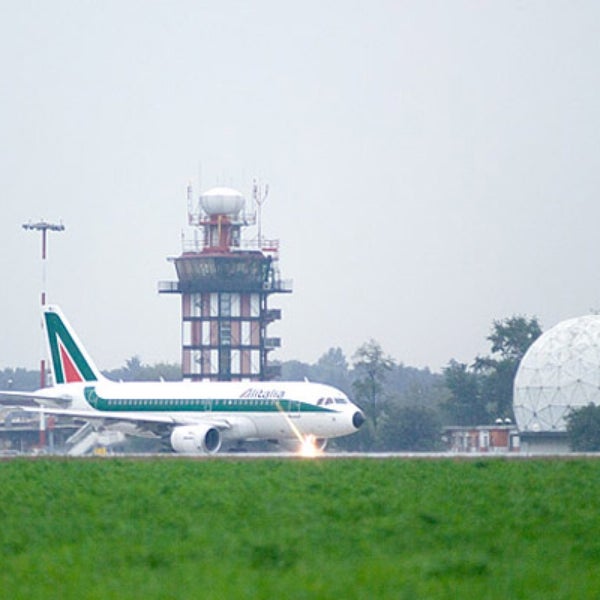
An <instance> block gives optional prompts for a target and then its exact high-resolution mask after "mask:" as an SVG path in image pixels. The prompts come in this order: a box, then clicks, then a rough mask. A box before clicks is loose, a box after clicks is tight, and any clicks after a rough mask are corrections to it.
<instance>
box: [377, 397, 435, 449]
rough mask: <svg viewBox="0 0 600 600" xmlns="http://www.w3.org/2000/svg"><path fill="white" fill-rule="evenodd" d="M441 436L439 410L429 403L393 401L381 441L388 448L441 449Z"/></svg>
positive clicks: (383, 426) (382, 429) (383, 425)
mask: <svg viewBox="0 0 600 600" xmlns="http://www.w3.org/2000/svg"><path fill="white" fill-rule="evenodd" d="M441 439H442V424H441V420H440V416H439V412H438V411H436V410H434V409H432V408H428V407H427V406H421V405H418V404H413V405H410V406H402V405H400V404H398V403H395V404H391V405H390V407H389V409H388V412H387V413H386V415H385V417H384V419H383V422H382V425H381V443H382V446H383V448H385V449H386V450H391V451H411V452H424V451H434V450H441V446H442V443H441Z"/></svg>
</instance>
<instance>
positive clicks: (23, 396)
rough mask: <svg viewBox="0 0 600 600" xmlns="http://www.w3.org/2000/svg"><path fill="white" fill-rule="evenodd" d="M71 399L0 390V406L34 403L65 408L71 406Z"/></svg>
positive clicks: (68, 397)
mask: <svg viewBox="0 0 600 600" xmlns="http://www.w3.org/2000/svg"><path fill="white" fill-rule="evenodd" d="M72 400H73V398H71V397H70V396H62V397H56V396H48V395H45V394H38V393H37V392H15V391H13V390H0V404H7V405H15V406H20V405H21V404H24V403H29V404H31V403H32V402H35V403H37V404H41V403H46V402H48V403H50V404H51V405H53V406H54V407H61V406H67V405H69V404H71V402H72Z"/></svg>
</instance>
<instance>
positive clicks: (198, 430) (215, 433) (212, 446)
mask: <svg viewBox="0 0 600 600" xmlns="http://www.w3.org/2000/svg"><path fill="white" fill-rule="evenodd" d="M171 447H172V448H173V450H174V451H175V452H181V453H184V454H215V453H216V452H218V451H219V448H220V447H221V433H220V432H219V430H218V429H217V428H216V427H213V426H212V425H180V426H179V427H175V429H173V432H172V433H171Z"/></svg>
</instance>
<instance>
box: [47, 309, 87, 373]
mask: <svg viewBox="0 0 600 600" xmlns="http://www.w3.org/2000/svg"><path fill="white" fill-rule="evenodd" d="M44 321H45V324H46V334H47V336H48V344H49V347H50V358H51V363H52V375H53V378H54V383H55V384H59V383H74V382H78V381H98V379H99V375H98V371H97V370H96V368H95V367H94V365H93V363H92V361H91V360H90V358H89V357H88V356H87V354H86V352H85V350H84V349H83V347H82V346H81V343H80V342H79V340H78V339H77V337H76V335H75V333H74V332H73V331H72V330H71V328H70V327H69V325H68V324H67V322H66V320H65V319H64V317H63V316H62V315H61V314H60V311H59V310H58V309H57V308H50V307H49V308H48V309H47V310H46V312H44Z"/></svg>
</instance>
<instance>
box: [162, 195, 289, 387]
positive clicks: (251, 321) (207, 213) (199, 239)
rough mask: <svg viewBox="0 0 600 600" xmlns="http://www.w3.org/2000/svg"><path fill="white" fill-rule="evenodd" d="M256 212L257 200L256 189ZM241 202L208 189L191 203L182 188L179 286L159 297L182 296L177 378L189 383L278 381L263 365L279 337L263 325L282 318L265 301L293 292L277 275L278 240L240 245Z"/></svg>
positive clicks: (246, 222) (244, 221) (248, 220)
mask: <svg viewBox="0 0 600 600" xmlns="http://www.w3.org/2000/svg"><path fill="white" fill-rule="evenodd" d="M254 200H255V201H256V203H257V205H258V207H259V208H260V205H261V204H262V200H264V197H262V198H261V197H260V193H259V192H258V190H257V188H256V186H255V198H254ZM255 220H256V219H255V218H254V217H253V216H252V217H248V216H247V214H246V211H245V199H244V197H243V196H242V194H240V193H239V192H238V191H236V190H233V189H230V188H213V189H211V190H208V191H206V192H204V193H203V194H201V195H200V197H199V199H198V200H197V201H196V200H194V199H193V198H192V192H191V188H188V222H189V225H190V226H191V227H192V228H193V239H192V240H187V239H185V237H184V240H183V246H184V247H183V253H182V254H181V255H180V256H178V257H176V258H172V259H170V260H172V261H173V262H174V263H175V269H176V271H177V281H167V282H160V283H159V292H160V293H171V294H173V293H174V294H180V295H181V317H182V323H181V332H182V371H183V378H184V379H187V380H192V381H242V380H268V379H272V378H273V377H275V376H277V375H278V374H279V373H278V370H277V369H276V368H275V366H269V365H268V355H269V352H270V351H271V350H273V349H275V348H277V347H279V346H280V344H281V341H280V339H279V338H273V337H267V326H268V325H269V324H270V323H272V322H273V321H275V320H277V319H280V318H281V310H278V309H270V308H269V307H268V299H269V296H271V295H272V294H275V293H284V292H291V283H290V282H289V281H283V280H282V279H281V278H280V276H279V269H278V259H279V241H278V240H264V239H263V238H262V234H261V233H260V231H261V230H260V223H259V227H258V230H259V234H258V236H257V237H256V238H255V239H249V240H244V239H243V237H242V233H243V230H244V228H245V227H247V226H250V225H254V224H255Z"/></svg>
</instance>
